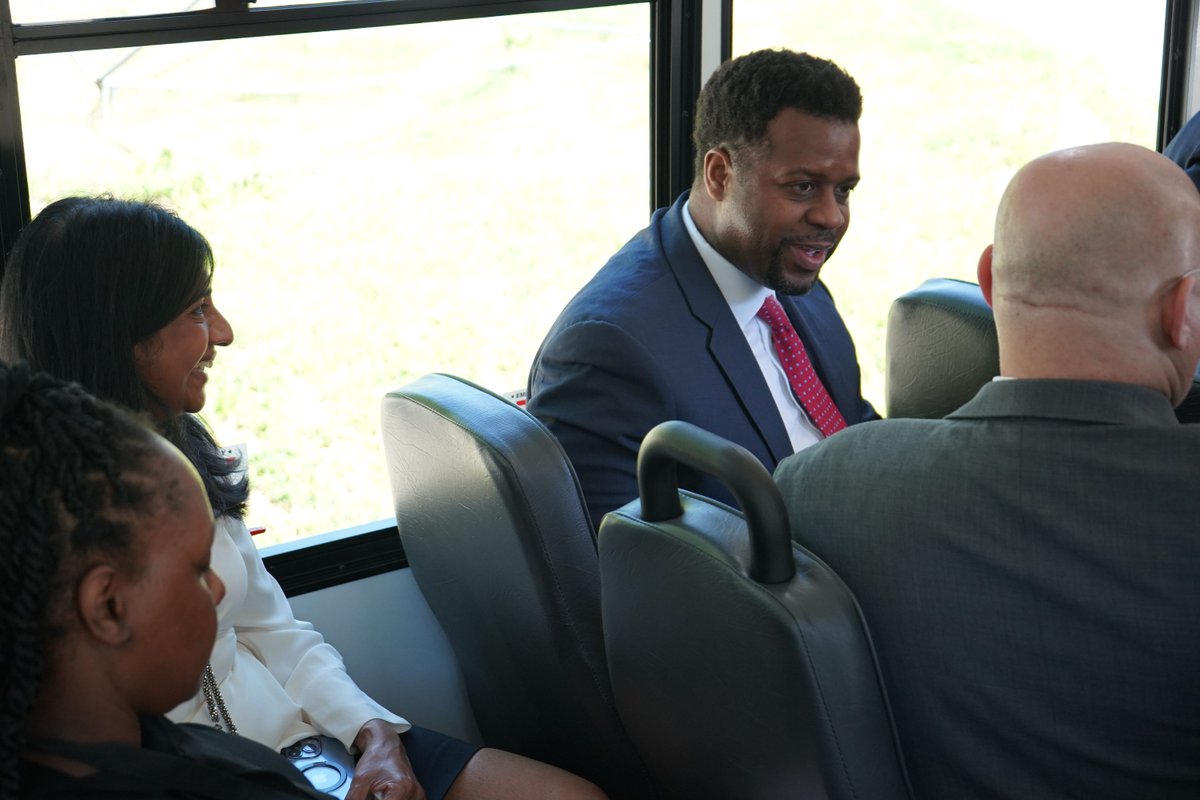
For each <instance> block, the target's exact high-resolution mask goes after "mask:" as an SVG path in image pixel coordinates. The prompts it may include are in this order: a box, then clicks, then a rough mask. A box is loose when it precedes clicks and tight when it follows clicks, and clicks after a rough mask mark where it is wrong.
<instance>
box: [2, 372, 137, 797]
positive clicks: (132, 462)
mask: <svg viewBox="0 0 1200 800" xmlns="http://www.w3.org/2000/svg"><path fill="white" fill-rule="evenodd" d="M152 445H153V439H152V435H151V433H150V432H149V431H148V430H147V429H146V428H145V427H144V426H143V425H142V424H140V423H139V422H137V421H135V420H134V419H132V418H131V417H129V416H128V415H126V414H124V413H122V412H119V411H117V410H116V409H115V408H114V407H112V406H109V405H107V404H105V403H102V402H100V401H97V400H95V399H94V398H92V397H91V396H89V395H87V394H86V393H84V391H83V390H82V389H80V388H79V387H78V386H76V385H74V384H68V383H65V382H63V381H59V380H57V379H55V378H51V377H48V376H46V375H41V374H36V373H33V372H32V371H31V370H29V369H28V368H27V367H26V366H24V365H16V366H13V367H7V366H5V365H3V364H0V543H2V545H0V546H2V548H3V549H2V550H0V607H2V608H3V614H2V615H0V643H2V646H3V652H4V658H3V659H0V686H2V687H3V702H2V703H0V762H2V763H0V797H15V796H16V795H17V789H18V784H19V771H18V763H17V753H18V751H19V747H20V738H21V729H22V726H23V723H24V719H25V716H26V715H27V714H28V712H29V709H30V707H31V706H32V704H33V702H34V699H35V698H36V696H37V691H38V687H39V685H40V682H41V678H42V674H43V670H44V668H45V657H46V647H47V645H48V644H49V642H50V641H51V639H52V638H53V637H54V636H55V635H56V634H57V633H58V630H57V629H56V628H55V626H54V625H53V615H54V614H55V613H56V609H58V608H59V607H60V606H61V602H60V597H61V596H62V594H63V592H65V591H68V587H69V585H70V584H71V583H72V579H71V576H66V575H63V574H62V573H63V569H62V566H63V563H64V562H65V561H66V560H67V559H69V558H70V557H72V556H78V555H83V554H87V553H89V552H96V551H102V552H106V553H113V554H120V553H125V552H127V551H128V550H129V549H130V547H131V543H132V540H133V535H134V534H133V529H132V526H131V525H130V524H129V518H128V514H125V515H122V514H120V513H119V512H120V511H122V510H135V511H141V510H144V508H145V505H146V503H147V501H148V500H149V498H150V494H151V493H150V491H149V488H148V487H149V486H150V485H151V484H152V481H151V480H149V476H150V475H151V474H152V473H153V466H152V465H144V462H145V459H146V456H147V454H148V453H149V452H150V451H151V447H152ZM114 511H117V512H118V513H116V514H114Z"/></svg>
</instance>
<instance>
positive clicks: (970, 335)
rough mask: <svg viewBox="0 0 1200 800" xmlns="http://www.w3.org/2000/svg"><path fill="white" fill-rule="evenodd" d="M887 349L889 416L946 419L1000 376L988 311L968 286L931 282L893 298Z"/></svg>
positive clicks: (980, 296) (975, 287)
mask: <svg viewBox="0 0 1200 800" xmlns="http://www.w3.org/2000/svg"><path fill="white" fill-rule="evenodd" d="M885 349H886V352H887V360H886V366H885V394H886V397H885V404H886V406H887V416H888V417H921V418H925V419H937V418H941V417H944V416H946V415H947V414H949V413H950V412H951V411H954V410H955V409H957V408H958V407H959V406H961V405H962V404H963V403H965V402H967V401H968V400H970V399H971V398H972V397H974V396H975V393H976V392H978V391H979V388H980V387H981V386H983V385H984V384H985V383H987V382H988V381H990V380H991V379H992V378H993V377H995V376H996V375H999V374H1000V349H999V347H998V345H997V343H996V323H995V321H994V320H993V318H992V309H991V307H990V306H988V304H987V301H986V300H984V299H983V293H982V292H981V291H980V289H979V286H978V285H976V284H974V283H969V282H967V281H959V280H951V279H949V278H932V279H930V280H927V281H925V282H924V283H922V284H921V285H920V286H918V287H917V288H916V289H913V290H912V291H910V292H907V293H905V294H903V295H901V296H900V297H899V298H897V299H896V300H895V301H894V302H893V303H892V307H891V310H890V311H889V312H888V321H887V340H886V344H885Z"/></svg>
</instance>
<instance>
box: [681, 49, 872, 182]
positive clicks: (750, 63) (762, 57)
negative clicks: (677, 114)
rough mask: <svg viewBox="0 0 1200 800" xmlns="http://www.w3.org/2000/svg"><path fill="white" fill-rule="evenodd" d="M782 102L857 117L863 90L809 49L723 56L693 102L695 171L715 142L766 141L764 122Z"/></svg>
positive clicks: (740, 145) (731, 145)
mask: <svg viewBox="0 0 1200 800" xmlns="http://www.w3.org/2000/svg"><path fill="white" fill-rule="evenodd" d="M786 108H794V109H796V110H797V111H801V112H803V113H805V114H809V115H811V116H814V117H823V118H826V119H833V120H839V121H842V122H850V123H856V122H858V118H859V117H860V116H862V92H860V91H859V88H858V84H857V83H855V81H854V78H852V77H850V75H849V74H848V73H847V72H846V71H845V70H844V69H842V68H841V67H839V66H838V65H837V64H834V63H833V62H832V61H827V60H826V59H823V58H818V57H816V56H812V55H809V54H808V53H797V52H794V51H792V50H782V49H781V50H756V51H754V52H753V53H747V54H745V55H742V56H738V57H737V58H734V59H732V60H730V61H726V62H725V63H724V64H722V65H721V66H720V67H718V68H717V70H716V71H715V72H714V73H713V74H712V76H711V77H710V78H709V79H708V82H707V83H705V84H704V88H703V89H702V90H701V91H700V97H699V99H698V100H697V102H696V124H695V125H694V126H693V128H692V143H693V144H694V145H695V146H696V175H697V176H699V175H700V174H701V173H702V172H703V170H704V154H705V153H707V152H708V151H709V150H711V149H713V148H715V147H728V148H731V149H734V150H736V149H742V148H747V147H751V148H752V147H754V146H756V145H760V144H762V143H763V142H765V141H766V138H767V125H769V124H770V122H771V120H773V119H775V117H776V115H778V114H779V112H780V111H782V110H784V109H786Z"/></svg>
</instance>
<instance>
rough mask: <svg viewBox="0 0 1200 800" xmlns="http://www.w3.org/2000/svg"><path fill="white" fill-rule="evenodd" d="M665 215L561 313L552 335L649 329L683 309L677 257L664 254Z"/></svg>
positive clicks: (661, 212)
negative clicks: (598, 327) (583, 328)
mask: <svg viewBox="0 0 1200 800" xmlns="http://www.w3.org/2000/svg"><path fill="white" fill-rule="evenodd" d="M669 214H670V211H669V210H663V209H660V210H659V211H658V212H656V213H655V216H654V219H652V220H651V223H650V225H649V226H648V227H646V228H645V229H643V230H641V231H640V232H638V233H637V235H635V236H634V237H633V238H632V239H630V240H629V241H628V242H626V243H625V245H624V246H623V247H622V248H621V249H620V250H618V251H617V252H616V253H615V254H613V256H612V257H611V258H609V260H608V262H607V263H605V265H604V266H603V267H601V268H600V270H599V271H598V272H597V273H596V274H595V275H594V276H592V278H591V279H590V280H589V281H588V282H587V283H586V284H584V286H583V287H582V288H581V289H580V290H579V291H578V292H577V293H576V294H575V296H574V297H573V298H572V299H571V301H570V302H569V303H568V304H567V306H566V307H565V308H564V309H563V312H562V314H561V315H560V316H559V318H558V321H557V322H556V323H555V325H554V329H553V330H554V331H559V330H561V329H563V328H564V327H566V326H568V325H574V324H577V323H580V322H588V321H595V322H612V323H614V324H617V325H619V326H620V327H623V328H627V329H630V328H632V329H638V328H640V327H642V326H653V325H654V322H655V319H656V318H661V316H662V315H663V314H664V313H670V312H671V311H672V310H673V309H676V308H682V307H683V306H684V303H685V298H684V293H683V290H682V289H681V287H680V285H679V280H680V279H679V274H678V269H677V268H678V267H679V266H680V265H679V264H678V261H679V259H680V258H681V256H680V255H679V254H678V253H676V254H674V255H672V254H670V253H668V252H667V249H666V248H665V247H664V244H663V240H662V237H663V233H662V228H663V226H664V225H666V224H668V223H666V222H664V218H665V217H666V216H669ZM672 258H674V259H675V262H676V263H675V264H674V265H673V264H672ZM695 258H696V259H697V260H698V259H699V255H698V254H697V255H696V256H695ZM552 332H553V331H552Z"/></svg>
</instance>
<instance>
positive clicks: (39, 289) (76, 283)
mask: <svg viewBox="0 0 1200 800" xmlns="http://www.w3.org/2000/svg"><path fill="white" fill-rule="evenodd" d="M212 274H213V258H212V248H211V247H210V246H209V244H208V241H207V240H206V239H205V238H204V236H202V235H201V234H200V233H199V232H198V231H197V230H195V229H194V228H192V227H191V226H190V225H188V224H187V223H186V222H184V221H183V220H181V219H180V218H179V217H178V216H176V215H175V214H174V213H172V212H170V211H168V210H167V209H165V208H162V207H161V206H158V205H155V204H153V203H146V202H138V201H133V200H119V199H115V198H111V197H67V198H64V199H62V200H58V201H56V202H53V203H51V204H50V205H48V206H46V208H44V209H43V210H42V212H41V213H40V214H38V215H37V217H35V218H34V219H33V221H32V222H30V223H29V224H28V225H26V226H25V227H24V228H23V229H22V231H21V235H20V236H18V237H17V241H16V244H14V245H13V248H12V251H11V252H10V253H9V256H8V261H7V264H6V265H5V268H4V276H3V279H2V280H0V359H2V360H7V361H10V362H16V361H25V362H28V363H29V365H30V366H32V367H33V368H34V369H37V370H40V371H43V372H48V373H50V374H52V375H56V376H58V377H60V378H64V379H66V380H69V381H75V382H77V383H79V384H80V385H81V386H83V387H84V388H85V389H87V390H88V391H89V392H92V393H93V394H95V395H96V396H97V397H102V398H104V399H105V400H111V401H112V402H114V403H118V404H120V405H123V406H125V407H126V408H130V409H133V410H135V411H149V412H156V413H157V415H158V416H159V417H161V418H164V422H163V423H162V433H163V435H165V436H166V437H167V438H168V439H169V440H170V441H171V442H172V443H173V444H175V446H177V447H178V448H179V449H180V450H182V451H183V452H184V454H185V455H186V456H187V457H188V459H189V460H191V462H192V463H193V464H194V465H195V467H196V470H197V471H198V472H199V473H200V477H201V479H202V480H203V481H204V488H205V489H206V490H207V491H208V497H209V502H210V503H211V504H212V508H213V513H214V514H216V515H218V516H220V515H222V514H232V515H234V516H238V517H240V516H242V514H244V513H245V508H246V498H247V497H248V494H249V486H248V484H247V481H246V479H245V477H244V476H243V477H241V478H239V479H234V478H233V476H234V475H235V474H236V473H237V472H238V470H239V465H238V464H237V463H236V462H230V461H229V460H228V459H227V458H226V457H225V455H224V453H223V452H222V451H221V449H220V448H219V447H218V446H217V444H216V442H215V441H214V440H213V437H212V434H211V433H209V431H208V429H207V428H206V427H205V425H204V423H203V422H201V421H200V419H199V418H197V417H196V416H194V415H192V414H180V415H177V416H170V415H168V414H167V412H166V408H165V407H164V404H163V402H162V400H160V399H159V398H157V397H155V396H154V395H152V394H151V393H150V392H149V391H148V390H147V389H146V386H145V384H144V383H143V382H142V379H141V377H140V376H139V375H138V370H137V364H136V362H135V359H134V345H136V344H137V343H139V342H142V341H145V340H146V339H148V338H149V337H151V336H153V335H154V334H155V333H157V332H158V331H159V330H161V329H162V328H164V327H165V326H166V325H167V324H168V323H169V322H171V321H172V320H173V319H175V318H176V317H177V316H179V315H180V314H181V313H183V312H184V311H185V310H186V309H187V307H188V306H189V305H191V304H192V303H194V302H195V301H197V300H198V299H200V298H201V297H203V296H204V295H206V294H208V293H209V291H211V287H212Z"/></svg>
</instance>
